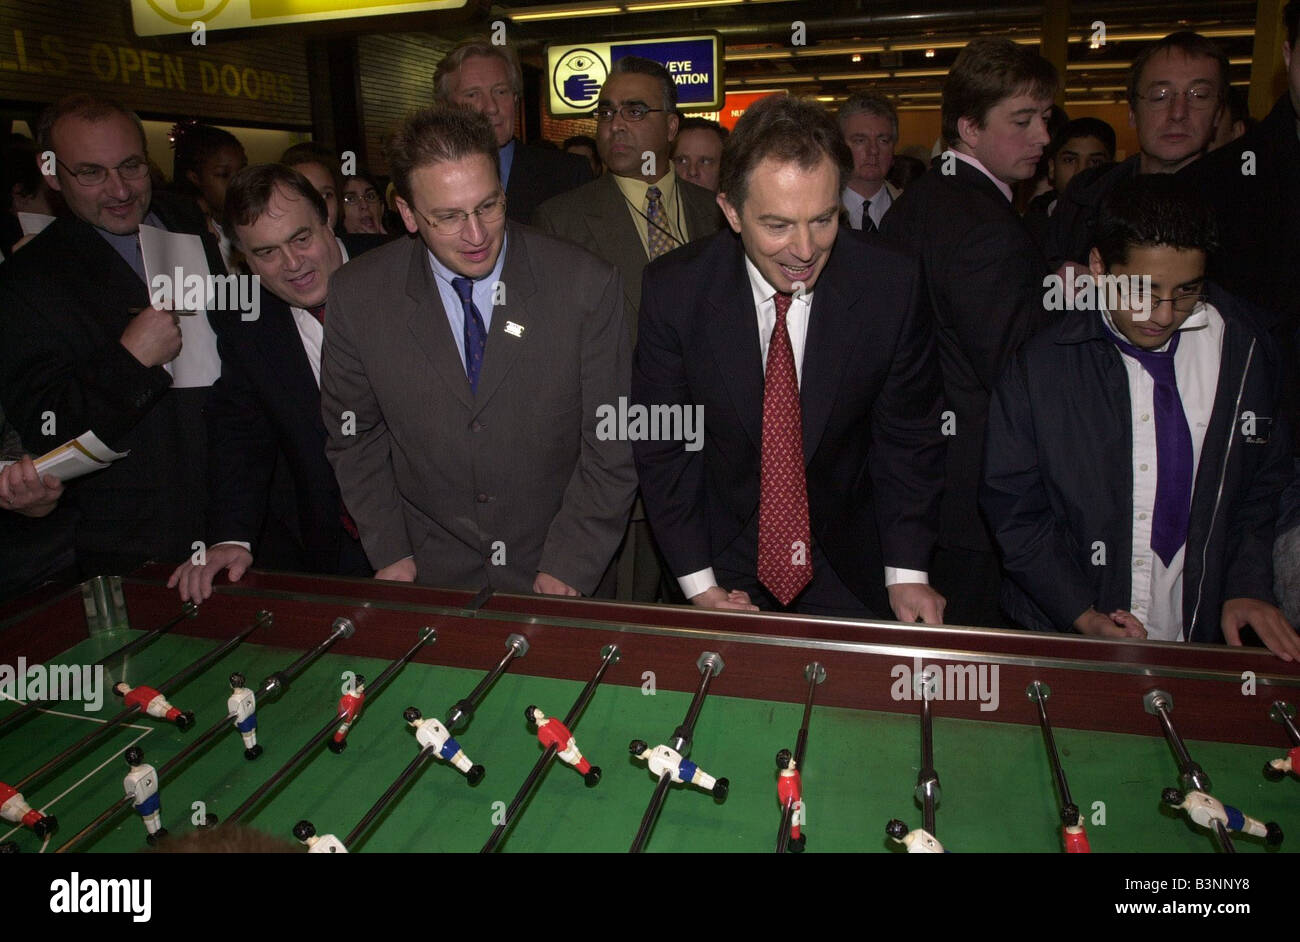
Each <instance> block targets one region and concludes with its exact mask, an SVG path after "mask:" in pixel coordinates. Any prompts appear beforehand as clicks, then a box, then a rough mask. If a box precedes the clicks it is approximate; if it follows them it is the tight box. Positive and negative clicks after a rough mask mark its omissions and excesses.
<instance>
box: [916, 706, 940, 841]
mask: <svg viewBox="0 0 1300 942" xmlns="http://www.w3.org/2000/svg"><path fill="white" fill-rule="evenodd" d="M916 791H917V794H918V795H919V796H920V798H921V821H922V824H921V826H922V827H923V828H925V829H926V830H927V831H929V832H930V836H931V837H938V835H937V834H936V833H935V830H936V829H935V815H934V809H935V806H936V805H937V804H938V798H939V773H938V772H936V771H935V769H934V727H933V718H932V715H931V710H930V697H929V696H928V695H925V696H922V697H921V770H920V771H919V772H918V773H917V775H916Z"/></svg>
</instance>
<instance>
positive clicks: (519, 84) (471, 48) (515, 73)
mask: <svg viewBox="0 0 1300 942" xmlns="http://www.w3.org/2000/svg"><path fill="white" fill-rule="evenodd" d="M471 56H481V57H483V58H485V59H500V60H501V61H502V62H504V63H505V65H506V75H508V76H510V90H511V91H512V92H514V93H515V97H516V98H522V97H523V95H524V73H523V70H522V69H521V68H520V67H519V54H518V53H517V52H515V47H514V46H512V45H510V44H509V43H506V44H504V45H501V46H498V45H496V44H495V43H493V42H492V41H491V40H489V39H488V38H487V37H486V36H471V37H469V38H468V39H462V40H461V41H460V42H458V43H456V45H454V46H452V47H451V50H450V51H449V52H448V53H447V54H446V55H445V56H443V57H442V59H441V60H439V62H438V65H437V67H436V68H435V69H434V70H433V94H434V97H435V98H437V100H438V101H440V102H442V103H443V104H451V103H452V101H451V96H452V94H453V93H454V90H453V89H452V87H451V82H452V77H453V76H454V75H455V73H457V72H459V71H460V67H461V66H462V65H464V63H465V60H466V59H468V58H470V57H471Z"/></svg>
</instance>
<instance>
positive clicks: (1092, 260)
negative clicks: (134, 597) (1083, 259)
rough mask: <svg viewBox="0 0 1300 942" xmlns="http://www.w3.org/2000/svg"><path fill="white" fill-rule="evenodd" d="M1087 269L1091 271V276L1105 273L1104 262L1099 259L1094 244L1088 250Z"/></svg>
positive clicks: (1099, 256)
mask: <svg viewBox="0 0 1300 942" xmlns="http://www.w3.org/2000/svg"><path fill="white" fill-rule="evenodd" d="M1088 271H1090V272H1092V277H1093V278H1100V277H1101V276H1102V275H1104V274H1106V264H1105V263H1104V262H1103V261H1102V260H1101V253H1100V252H1098V251H1097V247H1096V246H1095V245H1094V246H1093V247H1092V248H1091V249H1089V250H1088Z"/></svg>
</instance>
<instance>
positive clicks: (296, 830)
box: [293, 821, 348, 854]
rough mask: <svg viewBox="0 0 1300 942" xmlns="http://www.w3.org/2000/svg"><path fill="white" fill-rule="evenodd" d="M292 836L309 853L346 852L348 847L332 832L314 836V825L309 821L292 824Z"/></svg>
mask: <svg viewBox="0 0 1300 942" xmlns="http://www.w3.org/2000/svg"><path fill="white" fill-rule="evenodd" d="M293 836H294V837H296V838H298V841H299V842H300V843H302V844H304V845H306V847H307V853H309V854H346V853H347V852H348V849H347V848H346V847H345V846H343V842H342V841H341V840H339V839H338V838H337V837H335V836H334V835H333V834H322V835H320V836H319V837H317V836H316V826H315V825H314V824H312V823H311V822H310V821H299V822H298V823H297V824H295V825H294V826H293Z"/></svg>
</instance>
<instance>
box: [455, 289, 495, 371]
mask: <svg viewBox="0 0 1300 942" xmlns="http://www.w3.org/2000/svg"><path fill="white" fill-rule="evenodd" d="M451 286H452V287H453V288H455V289H456V294H458V295H459V296H460V303H461V307H463V308H464V309H465V376H466V377H468V379H469V391H470V392H472V393H477V392H478V374H479V370H481V369H482V368H483V348H484V347H485V346H487V327H485V326H484V325H483V315H482V314H480V313H479V312H478V308H476V307H475V306H474V282H473V281H472V280H471V279H469V278H453V279H452V280H451Z"/></svg>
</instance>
